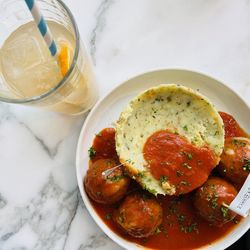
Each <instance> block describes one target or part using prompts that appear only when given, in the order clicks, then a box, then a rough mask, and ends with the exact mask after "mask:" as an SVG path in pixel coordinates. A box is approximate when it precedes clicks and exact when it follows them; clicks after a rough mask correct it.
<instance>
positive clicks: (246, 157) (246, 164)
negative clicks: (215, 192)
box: [218, 137, 250, 185]
mask: <svg viewBox="0 0 250 250" xmlns="http://www.w3.org/2000/svg"><path fill="white" fill-rule="evenodd" d="M218 171H219V172H220V174H221V175H222V176H224V177H225V178H227V179H228V180H229V181H231V182H232V183H235V184H237V185H242V184H243V183H244V181H245V180H246V178H247V176H248V174H249V173H250V140H249V139H247V138H243V137H233V138H228V139H226V141H225V147H224V151H223V153H222V155H221V162H220V164H219V166H218Z"/></svg>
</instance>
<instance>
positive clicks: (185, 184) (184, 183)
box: [180, 181, 190, 186]
mask: <svg viewBox="0 0 250 250" xmlns="http://www.w3.org/2000/svg"><path fill="white" fill-rule="evenodd" d="M180 184H181V185H184V186H188V185H190V183H189V182H187V181H181V182H180Z"/></svg>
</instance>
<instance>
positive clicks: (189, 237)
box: [84, 85, 249, 249]
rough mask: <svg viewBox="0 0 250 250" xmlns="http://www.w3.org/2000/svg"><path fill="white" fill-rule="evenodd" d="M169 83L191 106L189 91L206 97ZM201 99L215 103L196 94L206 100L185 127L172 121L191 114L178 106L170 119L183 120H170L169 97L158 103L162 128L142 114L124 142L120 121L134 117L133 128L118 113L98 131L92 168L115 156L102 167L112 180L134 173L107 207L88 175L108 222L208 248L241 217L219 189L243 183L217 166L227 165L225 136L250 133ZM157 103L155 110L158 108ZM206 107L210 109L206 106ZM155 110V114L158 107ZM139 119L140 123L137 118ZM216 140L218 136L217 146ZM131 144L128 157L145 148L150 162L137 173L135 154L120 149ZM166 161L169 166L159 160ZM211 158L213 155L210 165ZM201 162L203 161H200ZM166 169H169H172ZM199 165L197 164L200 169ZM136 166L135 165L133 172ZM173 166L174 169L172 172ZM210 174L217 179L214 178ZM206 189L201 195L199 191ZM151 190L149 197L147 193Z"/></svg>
mask: <svg viewBox="0 0 250 250" xmlns="http://www.w3.org/2000/svg"><path fill="white" fill-rule="evenodd" d="M163 87H164V90H166V88H167V87H168V86H160V87H159V88H161V89H162V88H163ZM156 89H157V88H154V90H155V91H156V93H157V95H158V94H159V93H158V92H157V90H156ZM170 89H171V93H172V94H173V96H176V95H175V93H176V92H178V93H182V94H181V96H185V95H186V96H185V98H186V99H185V98H180V97H179V98H180V100H185V105H186V106H187V105H191V103H192V102H191V103H190V104H187V102H186V100H187V98H188V96H189V95H191V97H190V98H191V99H192V100H195V98H198V97H197V96H199V97H200V96H201V95H200V94H198V93H196V92H195V91H193V90H192V91H191V90H190V89H186V88H185V87H183V86H177V85H175V86H173V85H171V88H170ZM183 91H184V93H185V95H184V94H183ZM144 93H146V92H144ZM141 95H143V94H141ZM152 95H153V94H152ZM152 95H150V96H152ZM167 96H169V92H168V91H167V90H166V91H165V92H164V91H163V92H161V98H159V100H163V99H164V98H165V99H166V100H167ZM165 99H164V100H165ZM177 99H178V98H177V97H176V98H173V99H171V101H172V100H173V102H174V101H175V100H177ZM202 99H204V100H206V102H207V106H209V108H207V107H205V106H203V104H204V103H203V102H200V101H202V100H199V101H198V99H197V102H198V103H202V105H200V106H199V105H198V106H195V107H196V108H195V109H193V112H194V113H195V115H194V114H193V115H192V116H191V113H192V112H189V113H188V114H189V116H191V117H192V119H189V120H188V122H187V123H186V126H185V128H183V125H181V126H177V127H176V128H175V127H174V126H171V124H172V125H173V124H175V125H178V124H182V122H183V120H185V119H184V118H183V116H184V117H187V116H186V109H184V111H182V110H183V109H181V110H178V108H177V111H176V112H178V113H177V114H176V112H175V116H174V115H173V116H171V117H173V119H175V118H174V117H177V118H178V119H177V118H176V122H172V123H171V121H170V120H169V116H168V115H167V114H168V113H167V112H166V111H165V108H166V107H167V106H166V104H165V103H164V102H165V101H161V102H162V105H159V107H158V111H157V112H159V117H158V120H157V121H158V122H160V120H161V119H163V120H164V119H166V122H165V125H166V126H165V127H163V124H164V122H162V121H161V124H160V125H159V129H158V127H157V126H158V125H157V124H156V123H154V125H153V128H149V127H150V126H151V122H150V123H148V122H144V120H141V122H138V123H136V126H135V124H134V123H133V126H135V127H132V130H131V131H130V132H129V134H130V136H131V137H129V138H123V139H121V138H120V140H119V139H118V138H119V136H118V135H117V133H118V130H119V129H121V127H119V126H121V123H124V124H126V122H127V123H129V124H130V126H128V127H131V125H132V122H131V120H130V119H129V117H130V116H127V121H121V119H119V121H118V125H117V127H116V128H115V129H114V128H105V129H103V130H102V131H101V132H100V133H97V134H96V136H95V138H94V141H93V145H92V146H91V148H90V150H89V155H90V162H89V169H91V168H92V167H93V164H94V163H95V162H98V161H100V160H105V161H106V160H112V159H113V162H117V163H116V164H117V165H116V166H114V163H112V167H110V168H107V169H106V168H104V169H103V170H101V171H100V172H101V178H103V181H104V182H105V181H107V179H110V175H112V173H113V172H115V171H116V169H117V168H121V169H122V172H123V174H124V175H125V176H126V178H128V179H130V184H129V186H128V187H127V189H126V192H124V193H123V194H122V195H120V196H119V199H118V201H117V202H111V203H112V204H106V205H104V204H103V202H99V201H98V199H95V198H94V199H93V198H91V194H90V193H89V191H88V187H87V185H86V179H87V178H88V174H87V175H86V176H85V181H84V185H85V190H86V192H87V194H88V195H89V197H90V200H91V202H92V205H93V208H94V209H95V211H96V212H97V213H98V214H99V216H100V218H101V219H102V220H103V221H104V222H105V223H106V224H107V226H108V227H109V228H110V229H111V230H113V231H114V232H116V233H117V234H118V235H119V236H121V237H123V238H125V239H127V240H128V241H131V242H135V243H137V244H139V245H143V246H144V247H147V248H151V249H193V248H199V247H203V246H206V245H208V244H211V243H212V242H214V241H216V240H218V239H220V238H222V237H223V236H225V235H226V234H227V233H228V232H230V231H231V230H232V229H233V228H234V227H235V226H236V224H237V223H238V222H239V221H240V220H241V217H240V216H236V215H235V214H233V213H231V212H230V211H228V209H227V206H228V205H229V203H230V202H231V200H230V199H224V198H223V197H221V196H220V195H223V192H220V190H221V189H223V190H224V191H225V189H224V188H226V191H225V193H226V194H228V197H229V196H230V197H231V198H232V199H233V198H234V197H235V195H236V194H237V190H238V189H239V188H240V186H239V187H237V188H235V187H234V183H229V181H228V179H226V178H225V177H224V175H221V174H220V172H219V171H218V168H219V167H218V165H220V164H221V162H220V158H221V154H222V152H223V149H224V137H225V140H227V139H228V138H231V137H238V136H240V137H243V138H249V136H248V135H247V133H245V132H244V131H243V130H242V129H241V128H240V126H239V125H238V123H237V122H236V121H235V120H234V119H233V118H232V117H231V118H232V119H233V121H234V129H233V130H232V129H231V127H230V125H229V124H228V123H227V122H228V119H225V118H224V119H223V116H222V115H219V113H218V112H217V110H216V109H215V107H214V106H213V105H212V104H211V102H210V101H208V100H207V99H206V98H204V97H203V96H202ZM134 100H135V99H134ZM142 100H143V99H142ZM132 102H133V101H132ZM152 102H153V101H152ZM194 102H195V101H194ZM178 103H180V102H178ZM178 103H177V101H176V102H175V105H174V106H171V110H176V108H175V106H177V105H178V106H180V105H181V104H180V105H179V104H178ZM153 104H154V103H151V102H149V103H147V105H141V106H140V108H139V110H140V112H142V113H143V112H144V109H145V112H148V110H149V107H150V105H153ZM153 107H154V108H155V106H153ZM188 107H189V106H188ZM127 109H128V108H126V110H127ZM161 109H164V112H163V111H161ZM203 109H204V110H206V111H204V112H202V110H203ZM208 110H209V111H208ZM180 111H182V112H180ZM150 112H151V111H150ZM153 112H155V110H154V111H153ZM179 112H180V113H179ZM125 113H127V112H125ZM146 114H148V115H146V116H144V117H148V116H149V113H146ZM223 114H226V113H223ZM121 116H122V117H123V119H125V116H124V112H122V114H121ZM134 116H135V115H134ZM229 116H230V115H229V114H226V117H229ZM137 117H139V116H137ZM221 117H222V119H221ZM224 117H225V116H224ZM231 118H230V119H231ZM150 119H151V118H150ZM152 119H155V118H152ZM133 121H134V122H136V121H135V120H133ZM152 121H153V120H152ZM205 121H206V122H205ZM212 121H213V122H212ZM111 122H112V121H111ZM178 122H179V123H178ZM196 122H198V123H199V124H200V126H198V125H197V124H195V123H196ZM231 122H232V120H230V123H231ZM213 123H215V124H213ZM208 124H211V126H212V128H217V129H218V130H217V129H213V130H212V131H213V132H211V126H208ZM236 125H237V126H236ZM124 126H125V125H124ZM224 126H225V129H224ZM118 127H119V128H118ZM124 128H125V130H124V129H122V130H121V131H127V130H126V126H125V127H124ZM193 128H195V129H198V130H197V131H198V132H197V134H196V132H193V131H192V130H191V129H193ZM201 128H202V129H201ZM150 129H151V130H150ZM157 129H158V130H157ZM230 129H231V130H230ZM138 131H140V132H141V133H143V137H144V136H145V138H144V140H139V142H137V143H136V141H137V139H138V138H139V137H140V138H141V136H140V134H139V137H138ZM147 131H151V132H147ZM218 131H219V132H218ZM120 135H121V134H120ZM194 135H198V136H199V137H198V141H199V143H198V142H196V140H192V139H191V138H194V137H195V136H194ZM122 136H123V135H122ZM126 136H127V135H125V137H126ZM131 139H132V141H131ZM215 141H216V142H218V145H217V144H216V143H215ZM120 143H124V145H120ZM133 143H134V144H133ZM138 143H142V145H139V146H140V147H138V148H140V150H139V151H136V150H137V148H136V145H137V144H138ZM131 144H133V145H135V147H133V150H131V149H130V150H129V149H127V151H126V152H127V155H130V156H131V155H132V156H134V157H135V156H136V155H135V152H142V153H140V157H141V158H143V159H141V162H145V165H143V166H142V167H141V168H140V170H142V171H137V170H138V168H133V169H132V171H131V166H135V164H134V163H133V159H134V158H133V159H130V158H128V159H127V158H126V157H127V156H126V157H124V154H123V153H122V151H123V150H122V148H123V147H125V148H127V147H128V148H130V146H131ZM216 145H217V146H216ZM145 152H146V154H145ZM121 155H122V156H121ZM203 157H204V158H203ZM124 159H125V160H124ZM159 159H160V160H159ZM162 159H163V164H161V162H162ZM169 159H171V161H170V162H168V161H169ZM105 161H104V162H105ZM207 161H209V163H208V162H207ZM138 162H139V161H138ZM219 162H220V163H219ZM121 163H122V164H121ZM126 163H129V164H126ZM195 164H197V166H196V165H195ZM206 164H208V165H206ZM136 166H137V165H136ZM152 166H153V167H152ZM198 166H199V169H198ZM157 168H163V169H164V175H161V174H160V175H159V180H158V179H157V178H156V177H155V176H156V174H155V173H153V171H157ZM168 168H169V169H170V171H168V173H167V170H168ZM193 168H194V170H195V171H194V172H193ZM134 169H135V170H136V171H134ZM173 169H174V170H175V171H173ZM204 169H205V170H204ZM244 171H246V172H247V173H249V169H247V168H246V169H245V170H244ZM88 172H89V171H88ZM166 173H167V174H166ZM173 175H174V176H173ZM200 176H202V177H200ZM123 178H124V176H123ZM141 178H142V179H144V178H147V179H146V182H149V183H146V182H142V181H141ZM184 178H187V179H184ZM188 178H189V179H188ZM208 178H209V179H208ZM118 179H119V178H118ZM149 179H150V180H149ZM197 179H198V180H197ZM112 180H113V182H114V183H116V182H117V178H113V179H112ZM169 180H170V181H169ZM191 180H192V181H194V183H195V185H193V182H191ZM196 180H197V181H199V183H196V182H195V181H196ZM211 180H212V184H211V183H210V182H211ZM145 183H146V185H145ZM189 183H190V184H191V187H190V184H189ZM207 183H208V184H209V183H210V184H211V185H210V184H209V185H208V186H209V188H210V189H211V187H212V189H213V188H214V189H215V191H216V192H212V193H211V192H209V189H208V191H206V189H207V188H204V187H206V186H207ZM164 184H165V185H166V189H165V188H164V187H163V185H164ZM168 184H169V185H168ZM215 184H216V185H215ZM92 185H94V184H92ZM178 185H179V186H178ZM171 186H175V190H174V191H175V192H173V191H171V188H172V187H171ZM182 186H183V187H184V188H183V187H182ZM167 187H170V189H169V190H170V191H169V190H167ZM202 187H203V191H204V189H205V191H206V192H204V196H205V197H208V196H209V197H210V196H211V195H212V198H211V200H210V201H211V202H212V203H211V202H207V203H206V202H205V201H204V199H205V198H204V197H203V196H202V195H199V192H201V191H200V190H202ZM155 188H156V189H157V190H160V191H161V192H162V194H161V193H160V192H155ZM162 190H163V191H162ZM166 190H167V191H166ZM210 191H211V190H210ZM213 191H214V190H213ZM217 191H218V194H217ZM97 192H100V191H97ZM150 192H151V194H150ZM159 193H160V194H159ZM225 193H224V194H225ZM201 194H203V193H202V192H201ZM145 195H146V196H149V200H146V199H145V197H146V196H145ZM152 195H154V196H155V197H153V196H152ZM209 199H210V198H209ZM199 203H201V206H199V205H197V204H199ZM211 204H212V205H211ZM215 204H216V205H215ZM210 206H212V207H210ZM213 206H214V208H213ZM210 209H211V210H210ZM213 209H214V210H213ZM212 217H213V218H212Z"/></svg>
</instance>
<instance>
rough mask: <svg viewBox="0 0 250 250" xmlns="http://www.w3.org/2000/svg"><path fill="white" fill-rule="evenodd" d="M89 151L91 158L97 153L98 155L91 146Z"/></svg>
mask: <svg viewBox="0 0 250 250" xmlns="http://www.w3.org/2000/svg"><path fill="white" fill-rule="evenodd" d="M88 152H89V158H90V159H92V158H94V157H95V155H96V150H95V149H94V148H93V147H90V148H89V150H88Z"/></svg>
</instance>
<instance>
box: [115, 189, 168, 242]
mask: <svg viewBox="0 0 250 250" xmlns="http://www.w3.org/2000/svg"><path fill="white" fill-rule="evenodd" d="M162 217H163V212H162V207H161V205H160V204H159V202H158V201H157V200H156V199H155V197H153V196H149V195H148V194H145V193H144V194H143V193H138V192H135V193H133V194H130V195H128V196H126V198H125V199H124V201H123V202H122V203H121V205H120V206H119V208H118V209H116V210H115V212H114V215H113V219H114V221H115V222H116V223H117V225H119V226H120V227H121V228H122V229H123V230H124V231H125V232H126V233H128V234H129V235H131V236H133V237H136V238H147V237H149V236H151V235H153V234H154V233H155V231H156V230H157V228H158V227H159V226H160V225H161V223H162Z"/></svg>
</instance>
